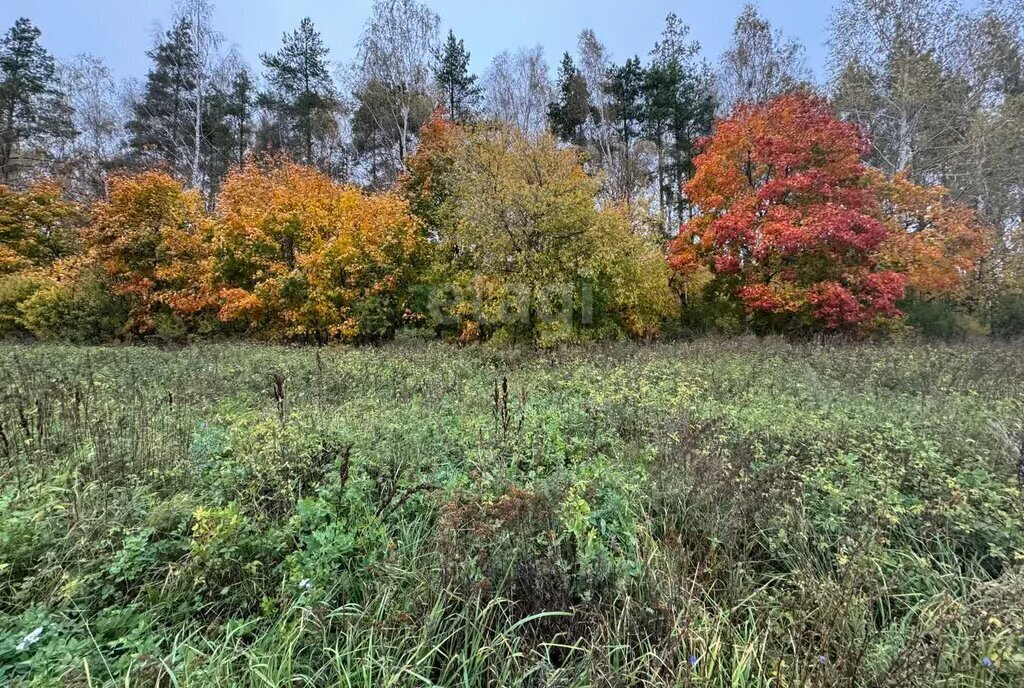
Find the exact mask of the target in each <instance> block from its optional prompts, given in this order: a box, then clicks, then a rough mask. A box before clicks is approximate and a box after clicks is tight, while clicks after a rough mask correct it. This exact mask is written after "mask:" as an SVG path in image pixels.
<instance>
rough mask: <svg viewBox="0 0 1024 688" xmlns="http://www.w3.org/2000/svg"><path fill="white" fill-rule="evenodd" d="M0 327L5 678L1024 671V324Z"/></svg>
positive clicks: (777, 682) (847, 676)
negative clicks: (340, 337) (310, 333)
mask: <svg viewBox="0 0 1024 688" xmlns="http://www.w3.org/2000/svg"><path fill="white" fill-rule="evenodd" d="M399 339H400V341H399V342H396V343H393V344H390V345H387V346H385V347H381V348H340V347H327V348H288V347H274V346H265V345H257V344H239V343H233V344H215V343H207V344H202V345H197V346H192V347H188V348H184V349H180V350H165V349H159V348H154V347H74V346H69V345H56V344H53V345H51V344H39V345H31V346H27V345H19V344H5V345H3V346H2V347H0V684H2V685H4V686H107V685H109V686H114V685H117V686H131V685H138V686H202V687H206V686H285V685H287V686H365V687H370V686H374V687H376V686H466V687H468V686H567V687H568V686H608V687H618V686H622V687H625V686H840V685H841V686H1019V685H1021V684H1022V683H1024V604H1022V603H1021V600H1022V599H1024V570H1022V565H1024V499H1022V495H1021V485H1020V483H1019V480H1020V475H1019V471H1021V470H1022V464H1021V456H1022V453H1021V442H1022V437H1024V434H1022V433H1024V396H1022V385H1024V358H1022V357H1021V355H1020V348H1019V346H1014V345H1011V344H1006V343H999V342H996V341H985V342H982V343H972V344H919V343H913V344H911V343H903V344H900V343H886V344H872V343H861V344H845V345H831V344H820V343H819V344H811V343H786V342H784V341H782V340H773V339H766V340H754V339H742V338H741V339H733V340H729V341H715V340H700V341H696V342H690V343H686V342H676V343H665V344H648V345H645V344H638V343H622V344H605V345H600V346H597V345H595V346H591V347H583V348H566V349H562V350H552V351H536V350H528V349H515V348H511V349H499V348H495V347H491V346H486V345H472V346H468V347H463V348H457V347H454V346H452V345H450V344H444V343H440V342H428V341H422V340H419V339H413V338H403V337H400V338H399Z"/></svg>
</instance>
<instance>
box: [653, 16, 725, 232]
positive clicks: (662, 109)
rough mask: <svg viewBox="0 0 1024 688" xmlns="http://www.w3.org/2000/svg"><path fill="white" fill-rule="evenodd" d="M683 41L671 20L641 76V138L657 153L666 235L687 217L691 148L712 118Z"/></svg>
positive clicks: (706, 84)
mask: <svg viewBox="0 0 1024 688" xmlns="http://www.w3.org/2000/svg"><path fill="white" fill-rule="evenodd" d="M688 35H689V27H687V26H686V25H685V24H683V23H682V22H681V21H680V20H679V18H678V17H676V16H675V15H674V14H670V15H669V16H668V18H667V19H666V20H665V30H664V31H663V32H662V37H661V40H660V41H658V42H657V43H656V44H655V46H654V50H653V51H652V52H651V64H650V65H649V66H648V68H647V69H646V71H645V73H644V84H643V91H644V112H643V115H642V120H643V125H642V126H643V137H644V138H645V139H647V140H649V141H651V142H652V143H653V144H654V146H655V149H656V150H657V165H656V167H657V169H656V170H655V173H656V177H657V183H658V207H659V210H660V211H661V214H662V218H663V221H664V223H665V224H664V229H665V231H666V233H669V234H671V233H673V232H674V231H675V229H676V228H677V227H678V224H679V223H680V222H681V221H682V219H683V215H684V213H685V212H686V209H687V201H686V198H685V196H684V195H683V193H682V188H683V184H684V183H685V182H686V181H687V180H689V178H690V177H691V176H692V174H693V158H694V154H695V142H696V141H697V139H699V138H701V137H704V136H707V135H708V134H709V133H710V132H711V126H712V124H713V121H714V112H715V101H714V97H713V92H712V87H711V79H710V77H709V70H708V68H707V67H706V66H704V65H702V64H698V63H697V61H696V56H697V54H698V53H699V51H700V46H699V45H698V44H697V43H696V41H691V40H689V39H688Z"/></svg>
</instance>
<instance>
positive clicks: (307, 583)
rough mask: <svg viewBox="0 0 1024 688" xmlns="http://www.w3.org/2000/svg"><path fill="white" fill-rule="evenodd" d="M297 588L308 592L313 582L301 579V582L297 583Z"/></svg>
mask: <svg viewBox="0 0 1024 688" xmlns="http://www.w3.org/2000/svg"><path fill="white" fill-rule="evenodd" d="M299 587H300V588H302V589H303V590H309V589H310V588H312V587H313V582H312V581H311V580H309V579H308V578H303V579H302V580H300V581H299Z"/></svg>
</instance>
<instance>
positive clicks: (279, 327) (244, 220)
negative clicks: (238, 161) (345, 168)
mask: <svg viewBox="0 0 1024 688" xmlns="http://www.w3.org/2000/svg"><path fill="white" fill-rule="evenodd" d="M220 214H221V217H220V218H219V220H218V221H217V222H216V223H215V225H214V229H213V240H212V241H213V252H214V257H213V266H212V272H213V285H214V288H215V289H216V290H217V293H218V298H219V299H220V301H221V305H220V312H219V315H220V318H221V319H222V320H224V321H235V320H239V321H241V322H242V323H243V325H248V326H250V327H251V329H253V330H254V331H255V332H256V333H259V334H262V335H265V336H270V337H284V338H292V337H306V338H310V339H312V340H315V341H317V342H324V341H327V340H328V339H332V338H343V339H348V340H373V339H380V338H382V337H384V336H386V335H387V334H388V333H390V332H391V331H392V330H393V328H394V327H395V325H396V324H397V322H398V319H399V317H400V316H401V314H402V312H403V308H402V306H403V304H402V298H403V294H402V290H403V289H405V288H407V285H408V284H409V281H410V280H409V276H410V275H409V270H410V268H411V267H412V266H413V264H414V259H415V254H416V252H417V250H418V247H419V243H420V236H419V229H418V226H417V224H416V221H415V220H414V219H413V217H412V216H411V215H410V214H409V210H408V205H407V204H406V203H405V201H403V200H402V199H400V198H399V197H398V196H396V195H394V194H389V193H382V194H366V193H363V192H361V191H359V190H358V189H356V188H354V187H351V186H346V185H341V184H338V183H336V182H334V181H332V180H331V179H330V178H328V177H326V176H325V175H323V174H321V173H319V172H317V171H315V170H312V169H310V168H308V167H303V166H301V165H297V164H294V163H290V162H282V163H280V164H275V163H273V162H272V161H267V162H266V163H265V164H263V165H255V164H253V165H249V166H247V167H246V168H245V169H244V170H237V171H235V172H234V173H232V175H231V176H230V177H229V178H228V180H227V182H226V183H225V185H224V189H223V191H222V193H221V197H220Z"/></svg>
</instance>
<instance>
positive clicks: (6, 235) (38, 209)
mask: <svg viewBox="0 0 1024 688" xmlns="http://www.w3.org/2000/svg"><path fill="white" fill-rule="evenodd" d="M78 220H79V209H78V208H77V207H76V206H75V205H74V204H73V203H70V202H68V201H66V200H64V198H63V197H62V196H61V189H60V187H59V186H58V185H57V184H53V183H45V182H40V183H37V184H35V185H33V186H31V187H29V188H28V189H26V190H24V191H21V192H19V191H16V190H15V189H12V188H9V187H6V186H0V275H8V274H10V273H12V272H18V271H20V270H25V269H28V268H41V267H46V266H48V265H50V264H51V263H53V262H54V261H55V260H57V259H58V258H61V257H64V256H67V255H69V254H71V253H72V252H73V251H74V250H75V249H76V246H75V225H76V223H77V222H78Z"/></svg>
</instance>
